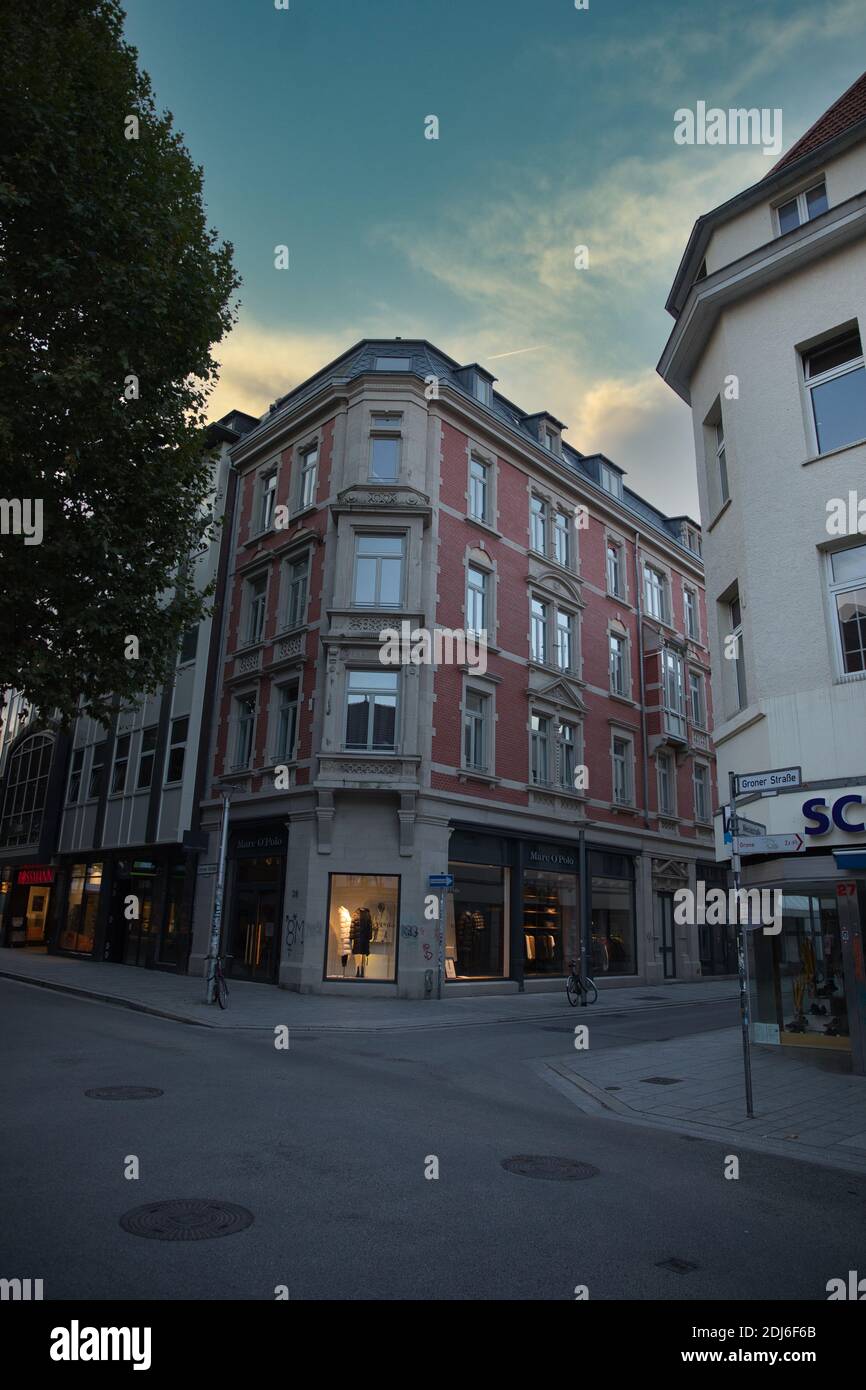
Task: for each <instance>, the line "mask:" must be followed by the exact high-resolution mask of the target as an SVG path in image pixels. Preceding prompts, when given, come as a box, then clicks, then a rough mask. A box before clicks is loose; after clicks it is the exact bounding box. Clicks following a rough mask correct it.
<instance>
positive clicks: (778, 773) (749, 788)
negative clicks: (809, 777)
mask: <svg viewBox="0 0 866 1390" xmlns="http://www.w3.org/2000/svg"><path fill="white" fill-rule="evenodd" d="M802 784H803V770H802V768H799V767H777V768H773V769H771V771H769V772H738V773H736V774H735V776H734V795H735V796H749V795H750V794H751V793H752V792H780V791H788V790H789V789H790V788H791V787H800V786H802Z"/></svg>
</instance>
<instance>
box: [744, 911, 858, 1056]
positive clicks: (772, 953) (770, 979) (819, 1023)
mask: <svg viewBox="0 0 866 1390" xmlns="http://www.w3.org/2000/svg"><path fill="white" fill-rule="evenodd" d="M769 891H770V892H774V891H775V890H769ZM781 906H782V930H781V933H780V934H779V935H778V936H765V935H764V933H763V932H759V931H749V932H746V939H747V942H748V948H749V952H750V956H751V958H752V959H751V970H750V974H751V980H752V985H751V988H752V999H751V1015H752V1027H753V1037H754V1040H755V1041H756V1042H763V1043H785V1044H789V1045H797V1044H799V1045H800V1046H803V1045H805V1046H807V1047H820V1048H839V1049H842V1050H849V1049H850V1047H851V1041H850V1036H849V1023H848V1006H847V999H846V995H845V976H844V965H843V959H842V942H841V936H840V926H839V912H838V906H837V902H836V896H835V893H833V892H826V891H823V892H822V891H821V890H820V889H817V888H816V889H814V890H812V891H810V888H807V887H805V886H804V888H803V890H802V891H801V892H800V893H798V894H789V893H784V894H783V895H782V904H781Z"/></svg>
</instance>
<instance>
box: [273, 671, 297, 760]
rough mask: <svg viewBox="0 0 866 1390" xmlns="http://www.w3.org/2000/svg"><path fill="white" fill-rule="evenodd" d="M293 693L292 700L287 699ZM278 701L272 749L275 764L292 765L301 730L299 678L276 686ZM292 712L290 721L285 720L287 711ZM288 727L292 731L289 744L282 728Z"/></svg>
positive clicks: (295, 757)
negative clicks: (273, 747) (273, 746)
mask: <svg viewBox="0 0 866 1390" xmlns="http://www.w3.org/2000/svg"><path fill="white" fill-rule="evenodd" d="M292 691H294V699H287V698H286V696H287V695H288V694H289V693H290V692H292ZM277 692H278V696H279V699H278V701H277V710H276V715H277V728H276V739H275V749H274V762H275V763H292V762H295V761H296V759H297V756H298V739H299V737H300V730H301V699H302V697H301V682H300V678H298V679H296V680H292V681H285V682H284V683H283V684H282V685H279V686H277ZM292 709H293V710H294V715H293V716H292V717H291V718H290V719H285V718H284V715H285V713H286V711H287V710H292ZM286 726H288V727H289V728H291V730H292V737H291V741H290V743H287V741H286V739H285V737H284V728H286Z"/></svg>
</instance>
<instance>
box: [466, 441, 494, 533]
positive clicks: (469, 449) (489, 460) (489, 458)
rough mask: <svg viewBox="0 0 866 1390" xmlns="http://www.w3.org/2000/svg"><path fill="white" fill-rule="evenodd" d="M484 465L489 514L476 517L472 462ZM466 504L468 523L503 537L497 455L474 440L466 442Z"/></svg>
mask: <svg viewBox="0 0 866 1390" xmlns="http://www.w3.org/2000/svg"><path fill="white" fill-rule="evenodd" d="M473 459H474V460H475V461H476V462H477V463H481V464H483V465H484V467H485V469H486V470H487V513H486V515H485V516H476V515H475V513H474V512H473V511H472V509H471V507H472V461H473ZM463 500H464V502H465V503H466V509H465V516H466V520H467V521H471V522H472V523H473V524H474V525H475V526H483V527H485V529H486V530H488V531H490V532H492V534H493V535H495V536H501V534H502V532H501V531H500V530H499V462H498V459H497V456H496V454H495V453H493V452H492V451H491V450H490V449H487V448H485V447H484V446H483V445H481V444H478V443H476V442H475V440H473V439H472V438H468V439H467V441H466V491H465V493H464V498H463Z"/></svg>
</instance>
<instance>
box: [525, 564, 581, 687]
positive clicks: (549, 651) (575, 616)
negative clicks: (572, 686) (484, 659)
mask: <svg viewBox="0 0 866 1390" xmlns="http://www.w3.org/2000/svg"><path fill="white" fill-rule="evenodd" d="M527 598H528V602H529V632H528V634H527V642H528V649H529V665H530V666H532V667H535V668H536V669H537V670H540V671H555V672H556V674H557V675H560V676H567V677H570V678H571V679H573V680H578V681H582V680H583V651H582V645H583V644H582V640H581V639H582V618H583V609H584V607H585V604H583V603H578V602H577V601H576V600H575V599H573V598H572V597H571V596H569V597H568V598H566V599H563V597H562V595H561V594H558V593H556V592H555V591H554V590H549V589H546V588H545V587H543V585H540V584H536V583H535V582H534V581H533V582H532V583H530V585H529V590H528V594H527ZM533 600H535V601H536V602H538V603H542V604H544V606H545V609H546V610H547V611H546V615H545V634H544V645H545V657H546V660H544V661H540V660H539V659H538V657H537V656H535V655H533V651H532V603H533ZM558 613H564V614H566V615H567V616H568V617H569V618H570V619H571V658H572V665H571V666H570V667H569V668H568V669H565V668H564V667H562V666H560V665H558V664H557V660H556V651H557V641H556V636H557V633H556V628H557V622H556V619H557V614H558Z"/></svg>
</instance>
